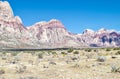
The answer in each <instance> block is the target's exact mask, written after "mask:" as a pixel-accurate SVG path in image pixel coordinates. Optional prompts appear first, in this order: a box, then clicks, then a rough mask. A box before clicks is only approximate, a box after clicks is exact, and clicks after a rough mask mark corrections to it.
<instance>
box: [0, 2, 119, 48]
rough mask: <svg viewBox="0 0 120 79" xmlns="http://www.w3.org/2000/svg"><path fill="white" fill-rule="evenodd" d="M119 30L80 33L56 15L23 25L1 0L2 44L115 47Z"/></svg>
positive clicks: (0, 26) (39, 46) (5, 45)
mask: <svg viewBox="0 0 120 79" xmlns="http://www.w3.org/2000/svg"><path fill="white" fill-rule="evenodd" d="M118 46H120V33H118V32H117V31H114V30H106V29H100V30H98V31H93V30H90V29H87V30H85V31H84V32H83V33H82V34H73V33H70V32H68V31H67V30H66V29H65V27H64V25H63V24H62V23H61V22H60V21H59V20H56V19H52V20H50V21H49V22H38V23H35V24H34V25H32V26H29V27H25V26H24V25H23V24H22V20H21V19H20V17H19V16H14V13H13V11H12V8H11V7H10V5H9V3H8V2H7V1H4V2H3V1H0V47H1V48H69V47H73V48H80V47H118Z"/></svg>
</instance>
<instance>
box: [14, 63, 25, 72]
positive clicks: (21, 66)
mask: <svg viewBox="0 0 120 79" xmlns="http://www.w3.org/2000/svg"><path fill="white" fill-rule="evenodd" d="M26 68H27V67H26V66H24V65H19V66H18V67H17V70H16V72H17V73H23V72H25V71H26Z"/></svg>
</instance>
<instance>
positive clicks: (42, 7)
mask: <svg viewBox="0 0 120 79" xmlns="http://www.w3.org/2000/svg"><path fill="white" fill-rule="evenodd" d="M7 1H8V2H9V3H10V4H11V6H12V8H13V11H14V15H18V16H20V17H21V18H22V21H23V23H24V25H25V26H30V25H33V24H34V23H36V22H39V21H49V20H50V19H52V18H54V19H58V20H60V21H61V22H62V23H63V24H64V26H65V27H66V28H67V30H68V31H71V32H73V33H82V32H83V30H84V29H93V30H98V29H100V28H107V29H116V30H118V31H120V0H7Z"/></svg>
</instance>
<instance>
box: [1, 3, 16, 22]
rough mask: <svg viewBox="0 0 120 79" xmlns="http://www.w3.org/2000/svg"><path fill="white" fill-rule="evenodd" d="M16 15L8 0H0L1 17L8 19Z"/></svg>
mask: <svg viewBox="0 0 120 79" xmlns="http://www.w3.org/2000/svg"><path fill="white" fill-rule="evenodd" d="M12 17H14V14H13V11H12V8H11V6H10V4H9V3H8V2H7V1H0V18H2V19H5V20H8V19H10V18H12Z"/></svg>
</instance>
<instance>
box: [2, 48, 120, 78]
mask: <svg viewBox="0 0 120 79" xmlns="http://www.w3.org/2000/svg"><path fill="white" fill-rule="evenodd" d="M0 79H120V48H101V49H87V48H86V49H81V50H75V49H74V50H73V49H69V50H46V51H1V53H0Z"/></svg>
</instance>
